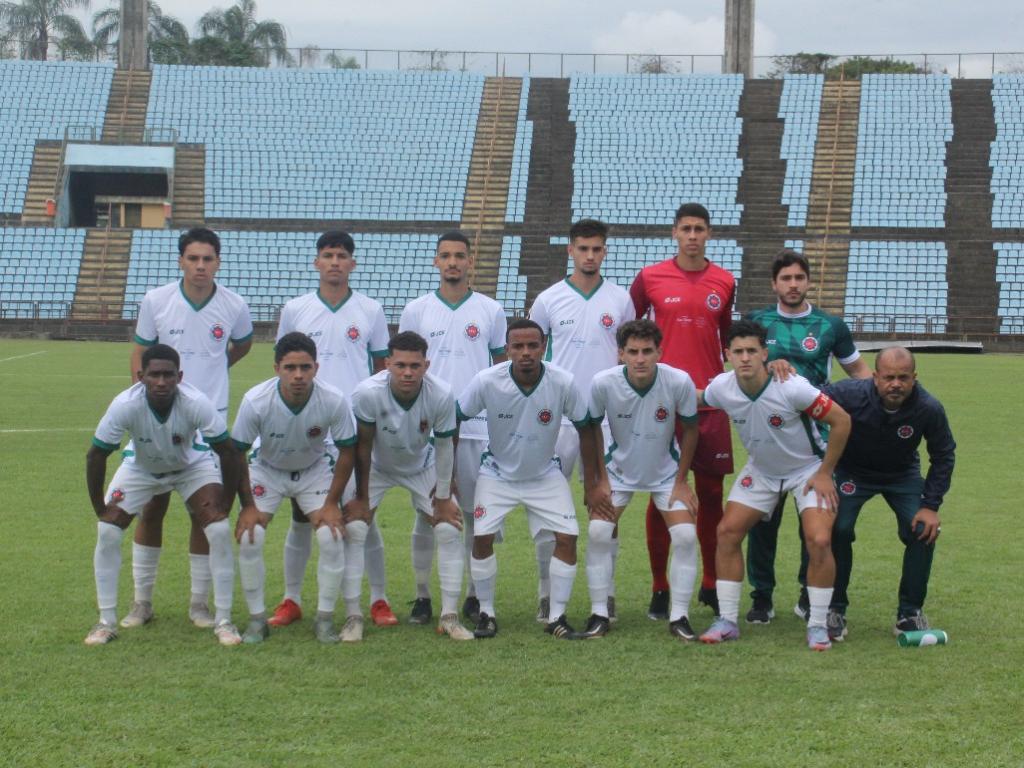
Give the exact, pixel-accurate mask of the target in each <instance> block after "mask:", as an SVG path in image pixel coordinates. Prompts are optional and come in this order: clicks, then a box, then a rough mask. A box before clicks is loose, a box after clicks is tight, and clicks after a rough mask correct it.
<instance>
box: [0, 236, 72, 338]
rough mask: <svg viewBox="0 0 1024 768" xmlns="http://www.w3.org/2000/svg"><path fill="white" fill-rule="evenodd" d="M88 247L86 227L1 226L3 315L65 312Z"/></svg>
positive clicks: (58, 314)
mask: <svg viewBox="0 0 1024 768" xmlns="http://www.w3.org/2000/svg"><path fill="white" fill-rule="evenodd" d="M84 247H85V230H84V229H52V228H49V227H47V228H42V227H40V228H35V227H0V318H3V319H10V318H30V317H42V318H59V317H64V316H66V315H67V311H68V307H69V306H70V303H71V300H72V299H74V297H75V285H76V284H77V283H78V268H79V266H80V265H81V262H82V250H83V249H84Z"/></svg>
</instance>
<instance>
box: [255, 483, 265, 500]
mask: <svg viewBox="0 0 1024 768" xmlns="http://www.w3.org/2000/svg"><path fill="white" fill-rule="evenodd" d="M266 494H267V489H266V488H264V487H263V486H262V485H254V486H253V487H252V495H253V496H255V497H256V498H257V499H261V498H263V497H264V496H266Z"/></svg>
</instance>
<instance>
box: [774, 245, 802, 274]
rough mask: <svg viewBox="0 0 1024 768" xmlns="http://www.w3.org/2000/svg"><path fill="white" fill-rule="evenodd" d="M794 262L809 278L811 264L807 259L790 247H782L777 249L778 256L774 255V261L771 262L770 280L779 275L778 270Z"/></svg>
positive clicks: (790, 265)
mask: <svg viewBox="0 0 1024 768" xmlns="http://www.w3.org/2000/svg"><path fill="white" fill-rule="evenodd" d="M794 264H797V265H799V266H800V269H802V270H803V271H804V274H805V275H807V277H808V278H810V276H811V265H810V262H808V261H807V257H806V256H804V255H803V254H802V253H797V252H796V251H794V250H793V249H792V248H783V249H782V250H781V251H779V254H778V256H776V257H775V261H773V262H772V280H774V279H775V278H777V277H778V276H779V272H781V271H782V270H784V269H785V268H786V267H792V266H793V265H794Z"/></svg>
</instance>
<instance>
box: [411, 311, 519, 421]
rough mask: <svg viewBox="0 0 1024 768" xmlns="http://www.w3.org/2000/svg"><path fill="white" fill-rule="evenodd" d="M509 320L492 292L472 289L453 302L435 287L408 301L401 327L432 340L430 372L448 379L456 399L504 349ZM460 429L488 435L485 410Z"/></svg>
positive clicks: (428, 340)
mask: <svg viewBox="0 0 1024 768" xmlns="http://www.w3.org/2000/svg"><path fill="white" fill-rule="evenodd" d="M507 325H508V322H507V320H506V319H505V310H504V309H503V308H502V306H501V304H499V303H498V302H496V301H495V300H494V299H492V298H490V297H489V296H484V295H483V294H482V293H477V292H475V291H468V292H467V293H466V295H465V296H464V297H463V298H462V300H461V301H459V302H458V303H457V304H449V303H448V302H447V301H445V300H444V299H442V298H441V294H440V293H439V292H438V291H434V292H433V293H428V294H425V295H423V296H420V297H419V298H418V299H415V300H413V301H410V302H409V303H408V304H406V306H405V309H404V310H402V317H401V319H400V320H399V322H398V330H399V331H414V332H416V333H418V334H419V335H420V336H422V337H423V338H424V339H426V340H427V358H428V359H429V360H430V372H431V373H432V374H434V375H435V376H437V377H438V378H440V379H442V380H444V381H445V382H447V383H448V386H450V387H451V388H452V392H454V393H455V397H456V398H457V397H459V395H460V394H462V390H463V389H464V388H465V387H466V385H467V384H468V383H469V380H470V379H472V378H473V377H474V376H475V375H476V374H477V373H479V372H480V371H483V370H486V369H487V368H489V367H490V366H491V356H492V355H502V354H504V353H505V329H506V327H507ZM459 434H460V436H462V437H469V438H476V439H480V440H483V439H485V438H486V437H487V417H486V414H483V413H481V414H479V416H478V417H477V418H475V419H470V420H469V421H467V422H466V423H465V424H463V425H462V428H461V430H460V431H459Z"/></svg>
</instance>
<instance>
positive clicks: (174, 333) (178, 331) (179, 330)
mask: <svg viewBox="0 0 1024 768" xmlns="http://www.w3.org/2000/svg"><path fill="white" fill-rule="evenodd" d="M184 332H185V329H184V328H171V330H169V331H168V332H167V335H169V336H180V335H181V334H183V333H184Z"/></svg>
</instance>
